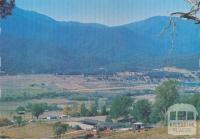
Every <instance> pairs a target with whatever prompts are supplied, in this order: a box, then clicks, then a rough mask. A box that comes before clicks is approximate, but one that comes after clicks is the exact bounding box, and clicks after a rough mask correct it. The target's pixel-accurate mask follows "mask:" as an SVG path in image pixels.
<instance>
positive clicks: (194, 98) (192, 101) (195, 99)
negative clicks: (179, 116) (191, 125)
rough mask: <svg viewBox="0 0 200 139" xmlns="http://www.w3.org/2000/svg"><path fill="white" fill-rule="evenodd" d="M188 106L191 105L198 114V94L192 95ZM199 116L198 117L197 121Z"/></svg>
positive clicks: (199, 109) (199, 102) (199, 97)
mask: <svg viewBox="0 0 200 139" xmlns="http://www.w3.org/2000/svg"><path fill="white" fill-rule="evenodd" d="M188 103H189V104H192V105H193V106H194V107H196V109H197V112H198V113H199V114H200V94H195V95H193V96H192V97H191V98H190V99H189V100H188ZM199 118H200V116H199V115H198V119H199Z"/></svg>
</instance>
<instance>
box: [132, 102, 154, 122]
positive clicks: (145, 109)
mask: <svg viewBox="0 0 200 139" xmlns="http://www.w3.org/2000/svg"><path fill="white" fill-rule="evenodd" d="M150 114H151V103H150V102H149V101H148V100H139V101H137V102H136V103H135V104H133V110H132V115H133V117H134V118H135V119H136V120H137V121H140V122H145V123H146V122H149V116H150Z"/></svg>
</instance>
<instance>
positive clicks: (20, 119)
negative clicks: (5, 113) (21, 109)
mask: <svg viewBox="0 0 200 139" xmlns="http://www.w3.org/2000/svg"><path fill="white" fill-rule="evenodd" d="M13 121H14V122H15V123H16V124H17V125H18V126H20V125H21V124H22V122H23V121H22V117H21V116H14V117H13Z"/></svg>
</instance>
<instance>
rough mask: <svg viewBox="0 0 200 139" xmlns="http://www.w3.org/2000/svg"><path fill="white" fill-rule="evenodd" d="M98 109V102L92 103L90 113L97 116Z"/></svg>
mask: <svg viewBox="0 0 200 139" xmlns="http://www.w3.org/2000/svg"><path fill="white" fill-rule="evenodd" d="M97 109H98V105H97V103H92V104H91V106H90V115H91V116H96V115H98V111H97Z"/></svg>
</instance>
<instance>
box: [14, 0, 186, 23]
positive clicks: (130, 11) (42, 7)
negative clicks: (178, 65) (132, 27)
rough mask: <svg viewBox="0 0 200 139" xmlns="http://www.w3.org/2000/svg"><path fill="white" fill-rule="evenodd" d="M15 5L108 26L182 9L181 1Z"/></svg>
mask: <svg viewBox="0 0 200 139" xmlns="http://www.w3.org/2000/svg"><path fill="white" fill-rule="evenodd" d="M16 1H17V6H18V7H20V8H23V9H26V10H33V11H36V12H39V13H42V14H45V15H48V16H50V17H52V18H54V19H56V20H60V21H78V22H83V23H101V24H106V25H110V26H114V25H121V24H127V23H130V22H134V21H138V20H142V19H145V18H149V17H151V16H157V15H169V14H170V13H171V12H174V11H185V10H187V9H188V8H189V5H188V4H187V3H185V2H184V0H16Z"/></svg>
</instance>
